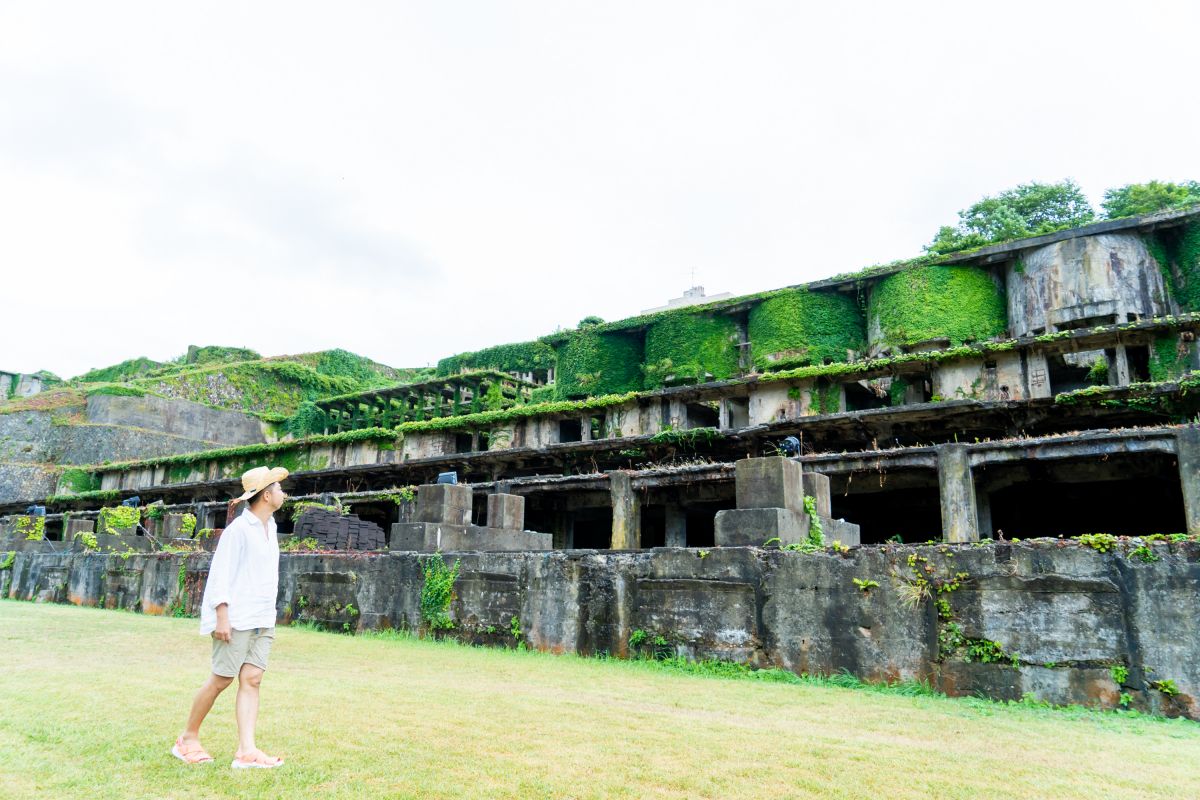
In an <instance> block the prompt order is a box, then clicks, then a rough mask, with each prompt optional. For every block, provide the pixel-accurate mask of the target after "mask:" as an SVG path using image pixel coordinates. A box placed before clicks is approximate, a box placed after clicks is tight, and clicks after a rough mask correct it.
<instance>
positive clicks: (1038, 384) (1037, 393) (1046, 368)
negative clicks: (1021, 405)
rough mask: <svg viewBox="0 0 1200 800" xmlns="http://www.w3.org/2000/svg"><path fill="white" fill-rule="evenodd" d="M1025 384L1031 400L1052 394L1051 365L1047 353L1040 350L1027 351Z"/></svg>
mask: <svg viewBox="0 0 1200 800" xmlns="http://www.w3.org/2000/svg"><path fill="white" fill-rule="evenodd" d="M1025 386H1026V388H1027V389H1028V390H1029V398H1030V399H1031V400H1036V399H1037V398H1039V397H1049V396H1050V365H1049V364H1047V363H1046V354H1045V353H1043V352H1040V351H1038V350H1030V351H1028V352H1027V353H1026V355H1025Z"/></svg>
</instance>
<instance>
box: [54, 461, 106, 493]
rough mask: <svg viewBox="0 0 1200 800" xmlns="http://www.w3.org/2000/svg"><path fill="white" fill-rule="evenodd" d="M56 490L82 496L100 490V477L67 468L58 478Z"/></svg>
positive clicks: (92, 473)
mask: <svg viewBox="0 0 1200 800" xmlns="http://www.w3.org/2000/svg"><path fill="white" fill-rule="evenodd" d="M58 488H59V489H60V490H61V489H65V490H66V491H67V492H68V493H73V494H84V493H86V492H95V491H97V490H99V488H100V476H99V475H97V474H96V473H94V472H89V471H87V470H86V469H80V468H79V467H69V468H67V469H64V470H63V471H62V474H61V475H59V476H58Z"/></svg>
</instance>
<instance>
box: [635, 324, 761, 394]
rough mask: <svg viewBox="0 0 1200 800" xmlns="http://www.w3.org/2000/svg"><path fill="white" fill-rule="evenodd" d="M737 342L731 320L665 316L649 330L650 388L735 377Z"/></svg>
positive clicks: (648, 369)
mask: <svg viewBox="0 0 1200 800" xmlns="http://www.w3.org/2000/svg"><path fill="white" fill-rule="evenodd" d="M737 340H738V332H737V324H736V323H735V322H734V320H733V319H732V318H731V317H723V316H716V315H709V314H694V313H688V312H685V311H676V312H668V313H665V314H661V315H660V316H659V318H658V319H657V320H656V321H655V322H654V324H652V325H651V326H650V327H649V328H648V329H647V330H646V347H645V375H646V382H645V386H646V388H647V389H655V388H658V387H660V386H664V385H668V384H672V385H674V384H681V383H704V382H705V381H708V380H718V381H722V380H726V379H728V378H732V377H733V376H735V375H736V374H737V371H738V349H737Z"/></svg>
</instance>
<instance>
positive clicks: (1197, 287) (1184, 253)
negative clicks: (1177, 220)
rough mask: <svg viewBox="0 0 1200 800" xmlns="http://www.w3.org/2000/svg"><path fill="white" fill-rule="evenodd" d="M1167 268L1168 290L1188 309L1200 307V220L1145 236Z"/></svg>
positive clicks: (1151, 250) (1152, 250) (1152, 249)
mask: <svg viewBox="0 0 1200 800" xmlns="http://www.w3.org/2000/svg"><path fill="white" fill-rule="evenodd" d="M1145 241H1146V247H1147V249H1148V250H1149V251H1150V254H1151V255H1153V256H1154V259H1155V260H1156V261H1157V262H1158V264H1159V266H1160V267H1161V268H1162V271H1163V278H1164V280H1165V282H1166V284H1167V291H1169V292H1170V293H1171V296H1172V297H1173V298H1174V299H1175V301H1176V302H1177V303H1179V306H1180V308H1182V309H1183V310H1184V311H1200V221H1196V220H1192V221H1190V222H1188V223H1186V224H1184V225H1182V226H1181V227H1179V228H1178V229H1174V230H1167V231H1163V232H1161V233H1155V234H1151V235H1149V236H1147V237H1146V238H1145Z"/></svg>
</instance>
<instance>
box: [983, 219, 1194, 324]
mask: <svg viewBox="0 0 1200 800" xmlns="http://www.w3.org/2000/svg"><path fill="white" fill-rule="evenodd" d="M1006 277H1007V280H1008V324H1009V328H1010V332H1011V333H1012V334H1013V335H1014V336H1030V335H1036V334H1038V333H1046V332H1051V331H1053V330H1054V329H1063V328H1070V327H1078V326H1079V325H1080V324H1084V323H1090V324H1096V323H1095V322H1093V321H1094V320H1098V321H1099V322H1100V323H1104V322H1117V323H1125V322H1129V321H1130V320H1133V319H1142V318H1148V317H1155V316H1160V315H1163V314H1168V313H1170V312H1171V308H1170V302H1169V300H1168V299H1167V293H1166V291H1165V289H1164V286H1163V279H1162V271H1161V270H1160V269H1159V266H1158V264H1157V262H1155V260H1154V257H1153V256H1151V255H1150V252H1149V251H1148V250H1147V249H1146V245H1145V243H1144V242H1143V241H1142V239H1141V237H1140V236H1138V235H1137V234H1134V233H1109V234H1103V235H1099V236H1086V237H1079V238H1075V239H1067V240H1065V241H1060V242H1055V243H1053V244H1049V245H1046V246H1044V247H1040V248H1037V249H1035V250H1032V251H1030V252H1027V253H1024V254H1022V256H1021V258H1020V259H1017V260H1015V261H1014V262H1012V266H1011V267H1010V268H1009V269H1008V274H1007V276H1006ZM1110 318H1114V319H1110Z"/></svg>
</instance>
